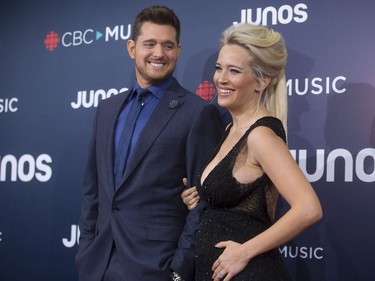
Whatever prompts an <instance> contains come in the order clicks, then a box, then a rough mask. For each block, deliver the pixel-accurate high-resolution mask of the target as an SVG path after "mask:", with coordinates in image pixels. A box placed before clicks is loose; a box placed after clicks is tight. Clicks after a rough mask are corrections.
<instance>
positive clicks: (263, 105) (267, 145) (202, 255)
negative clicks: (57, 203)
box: [182, 24, 322, 281]
mask: <svg viewBox="0 0 375 281" xmlns="http://www.w3.org/2000/svg"><path fill="white" fill-rule="evenodd" d="M286 60H287V51H286V47H285V44H284V40H283V38H282V36H281V35H280V34H279V33H278V32H275V31H273V30H270V29H268V28H266V27H263V26H256V25H251V24H239V25H234V26H231V27H229V28H228V29H227V30H225V31H224V33H223V35H222V38H221V46H220V52H219V55H218V59H217V62H216V71H215V74H214V82H215V84H216V87H217V92H218V104H219V105H220V106H221V107H224V108H226V109H227V110H228V111H229V113H230V114H231V116H232V120H233V122H232V123H231V124H230V125H229V126H228V128H227V129H226V132H225V134H224V136H223V138H222V141H221V143H220V144H219V145H218V147H217V149H216V151H214V153H213V158H212V159H210V162H208V165H207V166H206V167H205V168H204V169H203V171H202V173H201V175H200V176H199V177H198V180H197V186H196V189H195V188H192V189H188V190H187V191H186V192H184V193H183V195H182V197H183V200H184V202H185V204H187V205H188V208H189V209H192V208H194V207H195V206H196V205H197V204H198V200H200V201H203V202H204V203H205V205H206V208H205V211H204V212H203V214H202V218H201V223H200V226H199V230H198V234H197V239H198V240H197V249H196V250H197V257H196V280H199V281H204V280H212V279H213V280H215V281H219V280H224V281H229V280H259V281H264V280H272V281H278V280H280V281H281V280H291V278H290V276H289V273H288V272H287V269H286V267H285V265H284V264H283V261H282V257H281V255H280V253H279V251H278V249H277V248H278V246H280V245H281V244H283V243H285V242H287V241H289V240H291V239H293V238H294V237H295V236H297V235H298V234H299V233H301V232H302V231H303V230H304V229H306V228H307V227H309V226H310V225H312V224H313V223H315V222H317V221H318V220H320V219H321V217H322V210H321V206H320V203H319V200H318V198H317V196H316V194H315V192H314V190H313V188H312V186H311V185H310V183H309V182H308V180H307V179H306V177H305V176H304V174H303V173H302V171H301V170H300V168H299V167H298V165H297V163H296V162H295V160H294V159H293V157H292V156H291V154H290V152H289V149H288V147H287V145H286V133H285V131H286V120H287V94H286V85H285V72H284V69H285V64H286ZM197 194H199V196H198V195H197ZM279 194H280V195H281V196H282V197H283V198H285V200H286V201H287V202H288V203H289V205H290V209H289V210H288V211H287V212H286V213H285V214H284V215H283V216H282V217H281V218H280V219H278V220H277V221H274V210H275V206H276V200H277V196H278V195H279Z"/></svg>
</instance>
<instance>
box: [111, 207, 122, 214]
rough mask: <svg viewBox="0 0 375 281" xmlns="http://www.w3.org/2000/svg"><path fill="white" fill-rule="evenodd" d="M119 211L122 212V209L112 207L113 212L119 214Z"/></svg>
mask: <svg viewBox="0 0 375 281" xmlns="http://www.w3.org/2000/svg"><path fill="white" fill-rule="evenodd" d="M119 211H120V209H119V208H117V206H112V212H114V213H118V212H119Z"/></svg>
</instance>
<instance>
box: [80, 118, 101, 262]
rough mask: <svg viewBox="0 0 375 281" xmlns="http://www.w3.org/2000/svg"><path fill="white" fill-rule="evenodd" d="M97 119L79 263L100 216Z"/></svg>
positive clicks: (87, 176) (89, 160) (86, 182)
mask: <svg viewBox="0 0 375 281" xmlns="http://www.w3.org/2000/svg"><path fill="white" fill-rule="evenodd" d="M96 119H97V116H95V118H94V128H93V133H92V136H91V140H90V144H89V149H88V156H87V162H86V168H85V172H84V178H83V191H82V207H81V215H80V220H79V228H80V239H79V249H78V253H77V256H76V263H78V260H79V257H80V256H81V255H82V253H83V252H84V251H85V250H86V249H87V247H88V246H89V245H90V244H91V242H92V241H93V239H94V237H95V229H96V223H97V218H98V180H97V179H98V177H97V169H96V152H95V151H96V149H95V147H96V145H95V143H96V141H95V139H96V138H95V136H96V129H95V128H96Z"/></svg>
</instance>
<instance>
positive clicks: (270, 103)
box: [220, 23, 288, 131]
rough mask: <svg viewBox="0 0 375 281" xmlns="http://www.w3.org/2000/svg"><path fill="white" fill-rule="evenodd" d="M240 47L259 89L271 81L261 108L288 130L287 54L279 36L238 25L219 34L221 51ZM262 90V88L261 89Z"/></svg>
mask: <svg viewBox="0 0 375 281" xmlns="http://www.w3.org/2000/svg"><path fill="white" fill-rule="evenodd" d="M230 44H235V45H239V46H241V47H243V48H245V49H246V50H248V52H249V53H250V55H251V57H252V60H251V62H250V67H251V68H252V69H253V71H254V74H255V76H256V77H257V80H258V81H259V83H261V85H262V84H263V81H264V80H263V78H264V77H265V76H266V77H270V83H269V84H268V86H267V87H266V88H264V89H263V92H262V93H261V97H260V104H261V105H263V106H264V107H265V108H266V109H267V110H268V111H269V112H270V113H271V114H272V115H273V116H275V117H277V118H279V119H280V120H281V122H282V123H283V125H284V128H285V131H286V130H287V109H288V101H287V89H286V80H285V64H286V60H287V50H286V46H285V42H284V39H283V38H282V36H281V34H280V33H278V32H276V31H273V30H272V29H269V28H267V27H264V26H259V25H253V24H248V23H244V24H237V25H232V26H230V27H228V28H227V29H226V30H225V31H224V32H223V34H222V37H221V40H220V47H223V46H224V45H230ZM262 88H263V87H262Z"/></svg>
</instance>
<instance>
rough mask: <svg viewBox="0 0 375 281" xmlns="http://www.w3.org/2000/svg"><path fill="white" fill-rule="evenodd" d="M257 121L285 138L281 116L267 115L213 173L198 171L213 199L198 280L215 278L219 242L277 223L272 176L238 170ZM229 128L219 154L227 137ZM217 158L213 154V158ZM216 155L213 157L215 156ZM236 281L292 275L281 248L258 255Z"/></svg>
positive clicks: (203, 228)
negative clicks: (240, 175) (242, 174)
mask: <svg viewBox="0 0 375 281" xmlns="http://www.w3.org/2000/svg"><path fill="white" fill-rule="evenodd" d="M257 126H266V127H269V128H271V129H272V130H273V131H274V132H275V133H276V134H277V135H278V136H279V137H281V138H282V139H283V140H284V141H285V132H284V129H283V126H282V124H281V122H280V120H279V119H276V118H274V117H263V118H261V119H259V120H257V121H256V122H255V123H254V124H253V125H252V126H251V127H250V128H249V129H248V130H247V131H246V133H245V134H244V136H243V137H242V138H241V139H240V140H239V141H238V143H237V144H236V145H235V146H234V147H233V148H232V150H231V151H230V152H229V153H228V154H227V155H226V156H225V157H224V159H223V160H222V161H221V162H220V163H219V164H218V165H217V166H216V167H215V168H214V169H213V170H212V171H211V172H210V173H209V174H208V176H207V178H206V179H205V180H204V182H203V184H202V185H201V184H200V183H201V178H200V176H199V177H198V181H197V190H198V192H199V195H200V198H201V200H203V201H204V202H205V203H206V204H207V208H206V210H205V211H204V212H203V214H202V218H201V223H200V227H199V230H198V241H197V256H196V278H195V280H196V281H211V280H212V278H211V277H212V274H213V272H212V270H211V268H212V265H213V263H214V261H215V260H216V259H217V258H218V257H219V255H220V254H221V253H222V252H223V250H224V249H218V248H215V244H217V243H218V242H220V241H226V240H232V241H236V242H239V243H243V242H245V241H247V240H249V239H250V238H252V237H254V236H256V235H258V234H259V233H261V232H263V231H264V230H266V229H267V228H268V227H270V225H271V219H270V217H269V215H268V214H269V212H268V206H267V198H266V197H267V191H266V190H267V189H266V187H267V185H268V184H269V182H270V180H269V178H268V177H267V175H266V174H263V175H262V176H261V177H259V178H258V179H257V180H255V181H254V182H253V183H250V184H241V183H239V182H238V181H237V180H236V179H235V178H234V177H233V175H232V171H233V168H234V167H235V163H236V159H237V157H238V155H240V153H241V151H243V149H246V140H247V136H248V135H249V134H250V133H251V131H252V130H253V129H254V128H256V127H257ZM228 132H229V129H228V130H227V131H226V133H225V135H224V137H223V139H222V141H221V143H220V144H219V146H218V147H217V149H216V151H215V152H214V154H213V156H215V155H216V153H217V152H218V150H219V148H220V146H221V144H222V143H223V142H224V140H225V139H226V137H227V134H228ZM211 160H212V159H211ZM211 160H210V161H211ZM232 280H233V281H245V280H246V281H255V280H256V281H285V280H288V281H289V280H291V278H290V276H289V273H288V271H287V269H286V267H285V265H284V263H283V260H282V257H281V254H280V253H279V251H278V249H274V250H272V251H269V252H266V253H263V254H261V255H259V256H257V257H255V258H254V259H252V260H251V261H250V262H249V263H248V265H247V266H246V267H245V269H244V270H243V271H241V272H240V273H239V274H237V275H236V276H234V277H233V278H232Z"/></svg>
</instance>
